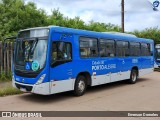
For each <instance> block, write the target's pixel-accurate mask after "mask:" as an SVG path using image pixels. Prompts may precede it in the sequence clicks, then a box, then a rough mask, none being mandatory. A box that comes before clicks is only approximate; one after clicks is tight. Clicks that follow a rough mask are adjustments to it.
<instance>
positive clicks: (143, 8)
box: [25, 0, 160, 31]
mask: <svg viewBox="0 0 160 120" xmlns="http://www.w3.org/2000/svg"><path fill="white" fill-rule="evenodd" d="M28 1H32V2H35V3H36V4H37V7H38V8H42V9H45V10H46V11H47V13H48V14H51V10H53V9H57V8H59V10H60V12H61V13H62V14H63V15H64V16H68V17H69V18H74V17H75V16H79V17H80V18H81V19H82V20H84V21H85V22H86V23H88V22H89V21H91V20H93V21H95V22H103V23H112V24H116V25H121V0H25V2H28ZM159 19H160V12H155V11H153V8H152V6H151V3H149V1H148V0H125V30H126V31H133V30H143V29H145V28H147V27H157V26H158V27H160V26H159Z"/></svg>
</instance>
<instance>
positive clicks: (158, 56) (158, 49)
mask: <svg viewBox="0 0 160 120" xmlns="http://www.w3.org/2000/svg"><path fill="white" fill-rule="evenodd" d="M155 48H156V58H155V63H156V65H157V66H158V67H159V68H160V44H157V45H156V46H155Z"/></svg>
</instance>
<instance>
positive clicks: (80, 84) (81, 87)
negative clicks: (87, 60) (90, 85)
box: [73, 75, 87, 96]
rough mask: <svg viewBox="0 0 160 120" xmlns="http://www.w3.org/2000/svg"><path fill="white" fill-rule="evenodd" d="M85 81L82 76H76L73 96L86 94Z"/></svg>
mask: <svg viewBox="0 0 160 120" xmlns="http://www.w3.org/2000/svg"><path fill="white" fill-rule="evenodd" d="M86 88H87V81H86V78H85V77H84V76H82V75H80V76H78V77H77V79H76V81H75V85H74V91H73V92H74V95H75V96H82V95H83V94H84V93H85V92H86Z"/></svg>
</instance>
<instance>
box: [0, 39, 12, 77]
mask: <svg viewBox="0 0 160 120" xmlns="http://www.w3.org/2000/svg"><path fill="white" fill-rule="evenodd" d="M3 45H4V44H3V42H2V41H0V75H1V74H2V73H3V74H6V75H7V74H10V72H11V68H12V59H13V50H14V47H13V46H14V44H13V43H12V42H9V43H7V47H6V48H5V50H4V49H3Z"/></svg>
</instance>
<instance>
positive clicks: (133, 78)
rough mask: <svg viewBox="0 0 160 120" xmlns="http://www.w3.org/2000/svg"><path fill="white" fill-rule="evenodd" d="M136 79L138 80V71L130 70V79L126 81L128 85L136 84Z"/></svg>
mask: <svg viewBox="0 0 160 120" xmlns="http://www.w3.org/2000/svg"><path fill="white" fill-rule="evenodd" d="M137 78H138V71H137V70H136V69H132V70H131V74H130V79H129V80H128V82H129V83H130V84H135V83H136V82H137Z"/></svg>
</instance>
